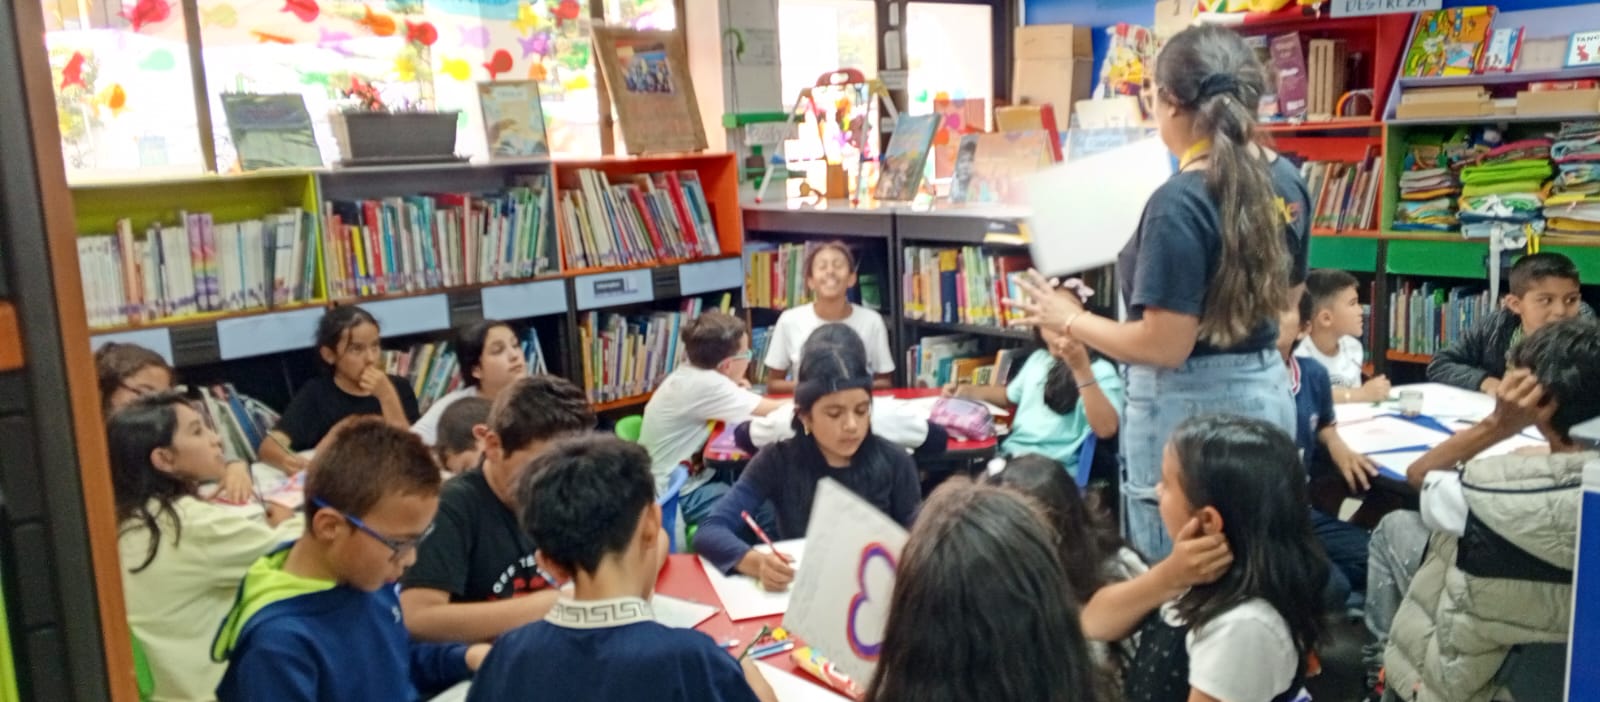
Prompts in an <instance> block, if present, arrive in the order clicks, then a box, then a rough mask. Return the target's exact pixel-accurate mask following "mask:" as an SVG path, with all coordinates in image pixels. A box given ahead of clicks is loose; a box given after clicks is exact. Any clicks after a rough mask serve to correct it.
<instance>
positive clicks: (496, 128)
mask: <svg viewBox="0 0 1600 702" xmlns="http://www.w3.org/2000/svg"><path fill="white" fill-rule="evenodd" d="M478 104H479V106H480V107H482V109H483V139H484V143H485V144H487V145H488V148H489V158H490V159H491V160H493V159H507V158H538V157H543V156H549V155H550V144H549V139H548V138H547V136H546V133H545V123H544V108H543V107H542V106H541V105H540V102H539V83H538V81H532V80H502V81H493V82H487V83H479V84H478Z"/></svg>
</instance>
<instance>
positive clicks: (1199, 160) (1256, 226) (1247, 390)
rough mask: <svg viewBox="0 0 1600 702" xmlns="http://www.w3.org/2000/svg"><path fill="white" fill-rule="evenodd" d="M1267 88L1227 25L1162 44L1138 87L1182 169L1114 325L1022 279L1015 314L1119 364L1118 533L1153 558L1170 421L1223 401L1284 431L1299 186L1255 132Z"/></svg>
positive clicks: (1300, 265) (1224, 408)
mask: <svg viewBox="0 0 1600 702" xmlns="http://www.w3.org/2000/svg"><path fill="white" fill-rule="evenodd" d="M1265 85H1266V70H1265V68H1264V67H1263V66H1262V65H1261V63H1260V62H1259V61H1257V60H1256V57H1255V53H1254V52H1253V51H1251V49H1250V48H1249V47H1248V46H1246V45H1245V43H1244V40H1243V39H1241V38H1240V37H1239V35H1237V34H1235V33H1234V32H1233V31H1232V30H1229V29H1224V28H1220V27H1212V26H1201V27H1191V28H1189V29H1186V30H1184V31H1182V32H1180V33H1178V34H1177V35H1176V36H1174V37H1173V38H1172V39H1171V40H1170V41H1168V42H1167V45H1166V46H1165V47H1164V48H1162V50H1161V55H1160V57H1158V58H1157V60H1156V66H1155V72H1154V77H1153V79H1152V80H1151V81H1149V82H1148V83H1147V84H1146V85H1145V89H1144V91H1143V93H1142V97H1143V98H1144V100H1145V106H1146V108H1147V110H1148V111H1149V112H1150V113H1151V114H1153V115H1154V116H1155V120H1156V125H1157V127H1158V128H1159V131H1160V133H1161V140H1162V142H1163V143H1164V144H1165V145H1166V146H1167V148H1168V150H1170V151H1171V152H1172V153H1173V154H1174V155H1176V156H1178V157H1179V164H1180V165H1179V172H1178V173H1177V174H1176V175H1174V176H1173V177H1172V178H1171V179H1170V180H1169V181H1167V182H1166V183H1165V184H1163V185H1162V186H1161V187H1160V188H1159V189H1157V190H1156V192H1155V193H1154V194H1152V195H1151V196H1150V200H1149V202H1148V203H1146V205H1145V210H1144V215H1143V218H1142V221H1141V223H1140V225H1139V231H1138V232H1137V233H1135V235H1134V237H1133V239H1132V240H1131V241H1129V242H1128V245H1127V247H1126V248H1124V249H1123V250H1122V254H1121V256H1120V257H1119V258H1118V260H1117V280H1118V281H1119V282H1120V283H1121V285H1122V294H1123V298H1124V299H1125V300H1126V302H1127V305H1128V319H1127V321H1124V322H1118V321H1117V320H1115V319H1111V318H1108V317H1102V316H1098V315H1095V314H1092V313H1087V312H1085V310H1084V308H1083V304H1082V302H1081V301H1080V300H1079V299H1078V298H1077V296H1076V295H1073V294H1069V293H1066V292H1063V291H1058V290H1056V289H1055V288H1053V287H1051V286H1050V285H1049V284H1047V283H1046V282H1045V280H1044V278H1043V277H1042V276H1040V275H1038V274H1037V273H1030V274H1029V275H1026V276H1020V278H1021V280H1020V281H1019V286H1018V287H1019V288H1020V290H1021V291H1022V292H1023V293H1024V296H1025V297H1026V298H1027V299H1024V300H1019V301H1015V302H1014V304H1016V305H1017V306H1018V308H1019V309H1021V310H1022V311H1024V312H1025V313H1026V316H1025V317H1024V319H1023V320H1022V323H1024V324H1031V325H1034V326H1037V327H1039V328H1040V329H1042V330H1043V332H1044V333H1045V334H1046V335H1050V334H1064V335H1066V336H1068V337H1071V338H1073V339H1077V340H1078V341H1081V342H1083V343H1084V344H1087V345H1089V346H1090V347H1093V348H1094V349H1096V350H1098V351H1100V352H1101V353H1103V354H1105V355H1107V356H1110V357H1112V358H1115V359H1117V360H1119V361H1122V362H1123V363H1126V364H1127V365H1128V377H1127V385H1128V399H1127V410H1126V413H1125V415H1124V420H1123V426H1122V432H1121V434H1120V440H1119V443H1120V447H1121V449H1122V457H1123V460H1124V461H1125V465H1126V470H1124V471H1123V474H1124V476H1125V478H1124V484H1123V486H1122V498H1123V510H1122V514H1123V528H1124V531H1125V532H1126V533H1127V535H1128V538H1129V540H1130V541H1132V542H1133V545H1134V546H1135V547H1136V548H1138V549H1139V551H1141V552H1142V553H1145V554H1147V555H1149V556H1150V557H1152V558H1155V559H1160V558H1162V557H1164V556H1165V555H1166V554H1167V552H1168V551H1169V550H1171V547H1172V545H1171V542H1170V541H1169V539H1168V537H1167V534H1166V532H1165V531H1164V530H1163V529H1162V528H1161V520H1160V518H1159V516H1158V514H1157V511H1156V498H1155V486H1156V484H1157V483H1158V482H1159V481H1160V475H1161V447H1162V446H1163V445H1164V444H1165V442H1166V440H1167V438H1168V436H1169V435H1171V433H1172V430H1173V428H1174V427H1176V426H1177V425H1178V424H1179V423H1180V422H1182V421H1183V420H1185V419H1187V418H1189V417H1191V416H1197V415H1203V414H1214V413H1222V412H1225V413H1231V414H1236V415H1244V416H1248V417H1255V418H1259V419H1262V420H1265V421H1268V422H1270V423H1272V424H1275V425H1277V426H1279V427H1282V428H1283V429H1284V430H1285V431H1290V432H1292V431H1293V426H1294V401H1293V399H1292V397H1291V396H1290V394H1289V376H1288V372H1287V371H1286V370H1285V368H1284V364H1283V361H1282V359H1281V358H1279V357H1278V354H1277V353H1276V352H1275V349H1274V346H1275V344H1276V337H1277V320H1278V316H1279V314H1280V313H1281V312H1282V311H1283V310H1285V309H1287V306H1288V305H1289V303H1290V301H1291V300H1292V299H1294V298H1292V297H1291V291H1294V290H1297V289H1298V288H1299V286H1300V285H1302V284H1303V283H1304V281H1305V275H1306V246H1307V243H1308V242H1309V239H1310V231H1309V228H1308V220H1307V214H1306V213H1307V210H1308V209H1309V207H1310V204H1309V200H1310V197H1309V195H1308V194H1307V192H1306V188H1305V183H1304V182H1302V181H1301V180H1300V176H1299V173H1298V171H1297V169H1296V168H1295V167H1294V165H1293V164H1290V163H1289V162H1288V161H1287V160H1286V159H1282V158H1279V157H1278V155H1277V154H1275V153H1273V152H1272V151H1271V150H1269V149H1267V148H1266V147H1265V146H1263V145H1262V144H1261V143H1259V142H1260V141H1261V139H1262V133H1261V132H1260V129H1259V127H1258V126H1257V125H1256V122H1255V112H1256V105H1257V103H1258V102H1259V101H1260V99H1261V94H1262V92H1263V90H1265ZM1158 398H1159V399H1158Z"/></svg>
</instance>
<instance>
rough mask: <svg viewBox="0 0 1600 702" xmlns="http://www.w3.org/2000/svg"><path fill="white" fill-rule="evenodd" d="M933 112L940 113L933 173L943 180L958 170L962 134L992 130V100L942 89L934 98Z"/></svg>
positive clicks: (934, 147)
mask: <svg viewBox="0 0 1600 702" xmlns="http://www.w3.org/2000/svg"><path fill="white" fill-rule="evenodd" d="M933 113H934V114H935V115H938V117H939V120H938V122H936V123H935V129H934V132H933V177H934V178H935V179H940V180H942V179H945V178H949V177H950V176H952V175H954V174H955V170H956V157H957V156H958V154H957V150H958V148H959V147H960V145H961V138H962V137H964V136H966V135H968V134H979V133H982V132H986V131H989V128H988V125H987V124H985V116H986V115H987V113H988V101H986V100H983V99H979V98H972V99H968V98H952V97H950V96H949V95H948V94H946V93H939V94H938V95H935V96H934V99H933Z"/></svg>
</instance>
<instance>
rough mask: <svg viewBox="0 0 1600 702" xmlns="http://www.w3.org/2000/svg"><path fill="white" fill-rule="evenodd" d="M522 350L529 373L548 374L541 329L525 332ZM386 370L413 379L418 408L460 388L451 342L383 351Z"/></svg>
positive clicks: (423, 408) (413, 389)
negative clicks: (540, 339) (540, 333)
mask: <svg viewBox="0 0 1600 702" xmlns="http://www.w3.org/2000/svg"><path fill="white" fill-rule="evenodd" d="M522 353H523V356H524V357H525V358H526V359H527V368H528V372H529V373H548V372H550V370H549V367H548V366H547V365H546V364H545V356H544V347H543V345H542V344H540V343H539V332H538V330H536V329H529V330H528V331H527V333H525V334H523V335H522ZM383 369H384V372H385V373H389V374H390V375H398V376H400V377H402V378H405V379H406V380H409V381H410V382H411V391H412V393H413V394H415V395H416V398H417V409H418V411H421V412H426V411H428V407H429V406H430V405H432V404H433V403H434V402H435V401H437V400H438V399H439V398H441V397H443V396H445V395H448V394H450V393H452V392H455V391H456V390H459V389H460V388H461V374H460V372H459V364H458V363H457V361H456V352H455V349H454V348H452V346H451V344H450V343H449V342H443V343H423V344H415V345H413V346H411V347H410V348H408V349H405V350H403V351H396V350H388V351H384V352H383Z"/></svg>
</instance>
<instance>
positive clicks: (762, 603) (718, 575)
mask: <svg viewBox="0 0 1600 702" xmlns="http://www.w3.org/2000/svg"><path fill="white" fill-rule="evenodd" d="M777 546H778V551H779V552H780V553H782V554H784V555H786V556H788V557H789V558H791V559H793V565H794V568H795V577H797V578H798V577H799V574H800V555H801V554H802V553H805V550H806V540H805V539H790V540H788V541H779V542H778V543H777ZM756 550H758V551H763V552H765V551H767V550H768V549H767V547H766V545H765V544H763V545H761V546H757V547H756ZM700 567H702V568H704V569H705V571H706V577H707V578H709V579H710V580H711V589H712V590H714V591H716V593H717V601H719V602H721V603H722V609H723V610H725V611H727V613H728V618H729V619H732V620H734V621H736V622H737V621H742V620H745V619H754V618H756V617H770V616H773V615H776V614H783V613H784V612H786V611H788V610H789V592H788V591H784V592H768V591H767V590H765V589H763V588H762V587H761V582H760V581H759V580H756V579H755V578H752V577H750V576H748V575H740V574H739V573H734V574H732V575H723V574H722V572H721V571H719V570H717V567H716V566H714V565H711V562H710V561H707V560H706V559H704V558H701V559H700Z"/></svg>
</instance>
